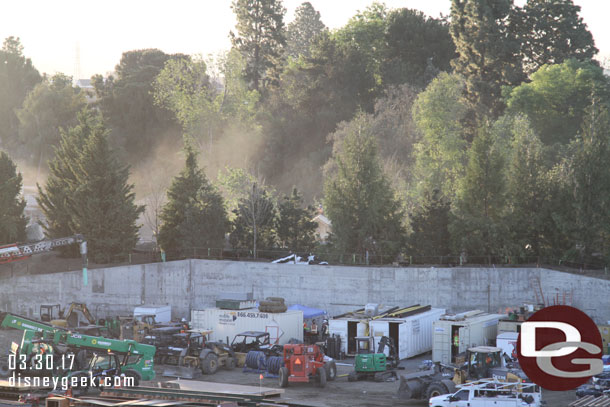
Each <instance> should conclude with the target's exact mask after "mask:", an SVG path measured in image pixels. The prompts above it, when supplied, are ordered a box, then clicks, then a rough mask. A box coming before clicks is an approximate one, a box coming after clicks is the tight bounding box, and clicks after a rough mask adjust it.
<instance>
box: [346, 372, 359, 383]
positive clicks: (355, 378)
mask: <svg viewBox="0 0 610 407" xmlns="http://www.w3.org/2000/svg"><path fill="white" fill-rule="evenodd" d="M347 381H348V382H356V381H358V375H357V374H356V372H350V373H349V374H348V375H347Z"/></svg>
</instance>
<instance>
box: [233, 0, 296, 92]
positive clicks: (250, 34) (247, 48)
mask: <svg viewBox="0 0 610 407" xmlns="http://www.w3.org/2000/svg"><path fill="white" fill-rule="evenodd" d="M231 8H232V9H233V12H234V13H235V16H236V17H237V26H236V28H237V35H236V34H235V33H233V31H231V33H230V37H231V42H232V43H233V46H234V47H236V48H237V49H238V50H239V51H240V53H241V54H242V55H243V56H244V58H245V59H246V69H245V72H244V76H245V78H246V80H247V81H248V82H249V84H250V89H252V90H256V91H259V92H261V91H263V90H264V89H265V88H266V87H267V85H268V84H269V83H270V82H273V81H274V80H275V78H273V76H274V72H273V71H274V70H277V68H279V65H280V58H281V55H282V48H283V47H284V45H285V44H286V38H285V33H284V14H286V9H285V8H284V7H283V6H282V2H281V0H233V3H232V5H231ZM276 73H277V72H276Z"/></svg>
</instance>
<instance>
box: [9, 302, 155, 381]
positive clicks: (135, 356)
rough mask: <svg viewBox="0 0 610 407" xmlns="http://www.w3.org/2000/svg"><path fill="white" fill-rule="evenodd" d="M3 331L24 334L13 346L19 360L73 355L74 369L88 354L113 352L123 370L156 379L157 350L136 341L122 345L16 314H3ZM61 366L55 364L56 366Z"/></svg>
mask: <svg viewBox="0 0 610 407" xmlns="http://www.w3.org/2000/svg"><path fill="white" fill-rule="evenodd" d="M0 327H4V328H13V329H19V330H22V331H24V332H23V337H22V340H21V344H20V345H17V344H13V346H12V347H11V348H12V349H11V353H12V354H14V355H15V356H14V357H15V358H17V359H18V360H25V361H28V362H30V361H31V360H32V358H33V357H35V355H36V354H40V353H47V354H51V355H52V354H55V351H56V350H57V357H61V355H67V354H70V355H72V357H73V358H74V359H75V360H76V364H75V365H74V366H73V367H74V368H81V367H82V365H83V364H84V360H83V359H85V358H87V353H86V352H81V351H83V350H89V351H97V352H99V351H111V352H114V353H116V354H117V355H120V356H122V357H124V368H125V369H127V370H133V371H134V372H135V373H136V374H137V375H138V376H139V379H141V380H152V379H153V378H154V377H155V376H154V375H155V373H154V369H153V366H154V364H153V359H154V355H155V347H154V346H150V345H145V344H140V343H138V342H136V341H121V340H116V339H107V338H104V337H100V336H91V335H84V334H81V333H73V332H70V331H68V330H66V329H64V328H60V327H55V326H53V325H51V324H49V323H46V322H41V321H36V320H34V319H31V318H27V317H23V316H20V315H16V314H10V313H3V312H0ZM57 365H58V364H57V363H56V364H54V366H57ZM8 374H9V372H8V363H7V360H3V361H0V376H6V375H8Z"/></svg>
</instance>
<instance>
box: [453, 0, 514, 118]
mask: <svg viewBox="0 0 610 407" xmlns="http://www.w3.org/2000/svg"><path fill="white" fill-rule="evenodd" d="M512 3H513V2H512V0H468V1H462V0H452V2H451V27H450V31H451V36H452V37H453V41H454V43H455V47H456V52H457V55H458V56H457V58H456V59H454V60H453V61H452V62H451V64H452V66H453V68H454V69H455V72H456V73H458V74H460V75H462V76H463V77H464V78H465V80H466V89H465V97H466V100H467V101H468V103H469V105H470V108H471V109H472V112H471V116H470V118H469V128H470V129H471V130H474V129H476V128H477V127H478V126H480V125H482V124H483V122H484V118H485V117H487V116H490V117H492V118H496V117H498V116H499V115H500V114H501V113H502V111H503V108H504V105H503V101H502V98H501V89H502V86H504V85H513V86H514V85H517V84H518V83H520V81H521V78H522V72H521V61H520V60H519V45H520V44H519V42H518V41H517V39H516V38H515V36H514V35H513V33H511V29H510V26H509V25H508V24H507V23H506V21H507V19H508V18H509V16H510V14H511V12H512Z"/></svg>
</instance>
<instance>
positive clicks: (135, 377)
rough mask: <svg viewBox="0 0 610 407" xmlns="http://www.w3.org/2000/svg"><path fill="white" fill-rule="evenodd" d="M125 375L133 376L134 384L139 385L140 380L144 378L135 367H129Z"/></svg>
mask: <svg viewBox="0 0 610 407" xmlns="http://www.w3.org/2000/svg"><path fill="white" fill-rule="evenodd" d="M125 377H132V378H133V386H134V387H138V386H139V385H140V380H142V376H140V374H139V373H138V372H136V371H135V370H133V369H129V370H126V371H125Z"/></svg>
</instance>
